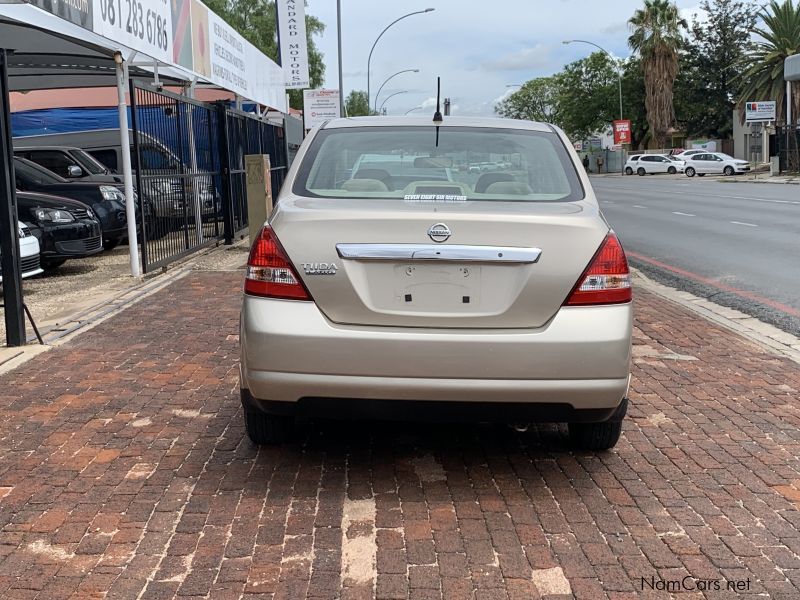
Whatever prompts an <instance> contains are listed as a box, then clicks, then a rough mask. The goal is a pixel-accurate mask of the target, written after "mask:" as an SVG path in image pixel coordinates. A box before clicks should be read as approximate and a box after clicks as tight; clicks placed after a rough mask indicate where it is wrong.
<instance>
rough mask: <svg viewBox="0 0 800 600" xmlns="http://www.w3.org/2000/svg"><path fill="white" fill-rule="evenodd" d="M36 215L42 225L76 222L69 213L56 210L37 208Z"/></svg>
mask: <svg viewBox="0 0 800 600" xmlns="http://www.w3.org/2000/svg"><path fill="white" fill-rule="evenodd" d="M90 214H91V213H90ZM35 215H36V220H37V221H39V222H42V223H72V222H73V221H74V220H75V217H73V216H72V214H71V213H69V212H68V211H66V210H58V209H54V208H37V209H36V211H35Z"/></svg>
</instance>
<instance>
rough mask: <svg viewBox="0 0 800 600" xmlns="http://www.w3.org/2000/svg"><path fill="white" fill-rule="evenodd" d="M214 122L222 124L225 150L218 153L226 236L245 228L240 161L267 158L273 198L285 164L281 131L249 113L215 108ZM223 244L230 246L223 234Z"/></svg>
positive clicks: (242, 171)
mask: <svg viewBox="0 0 800 600" xmlns="http://www.w3.org/2000/svg"><path fill="white" fill-rule="evenodd" d="M217 119H218V120H219V122H220V123H223V127H222V131H223V134H224V135H223V137H224V139H226V140H227V147H226V148H223V149H222V155H223V162H224V163H225V164H227V165H228V169H223V172H224V177H223V180H222V181H223V182H222V192H223V198H230V202H226V206H227V207H229V210H230V214H229V216H228V215H226V219H225V220H226V224H227V223H228V222H229V223H230V225H229V227H228V228H226V231H227V232H230V234H231V235H233V233H234V232H237V231H240V230H242V229H244V228H245V227H247V225H248V222H247V201H246V198H247V194H246V192H247V180H246V172H245V165H244V157H245V156H246V155H248V154H269V157H270V167H271V175H272V193H273V196H275V195H277V193H278V191H279V190H280V189H281V185H283V180H284V179H285V178H286V171H287V169H288V160H287V155H286V143H285V140H284V131H283V129H282V128H280V127H275V126H274V125H270V124H269V123H267V122H265V121H262V120H260V119H256V118H253V115H252V114H250V113H245V112H241V111H237V110H234V109H230V108H227V107H225V106H224V105H222V104H221V105H219V107H218V113H217ZM226 241H228V242H230V239H229V237H228V235H227V234H226Z"/></svg>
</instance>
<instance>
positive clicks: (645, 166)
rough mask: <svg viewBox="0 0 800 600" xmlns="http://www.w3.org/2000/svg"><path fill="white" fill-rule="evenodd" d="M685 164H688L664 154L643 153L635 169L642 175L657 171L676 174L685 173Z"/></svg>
mask: <svg viewBox="0 0 800 600" xmlns="http://www.w3.org/2000/svg"><path fill="white" fill-rule="evenodd" d="M685 166H686V164H685V163H683V162H682V161H678V160H672V159H671V158H670V157H668V156H664V155H663V154H642V155H641V156H639V160H637V161H636V167H635V169H634V170H635V171H636V174H637V175H640V176H645V175H653V174H655V173H669V174H670V175H675V174H676V173H683V169H684V167H685ZM626 172H627V169H626Z"/></svg>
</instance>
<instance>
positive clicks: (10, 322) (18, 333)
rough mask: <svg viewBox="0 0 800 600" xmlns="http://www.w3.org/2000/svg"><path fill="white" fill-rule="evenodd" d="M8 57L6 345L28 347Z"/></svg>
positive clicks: (0, 60)
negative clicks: (20, 255) (23, 297)
mask: <svg viewBox="0 0 800 600" xmlns="http://www.w3.org/2000/svg"><path fill="white" fill-rule="evenodd" d="M8 91H9V90H8V54H7V52H6V49H5V48H0V253H2V270H3V284H2V285H3V306H4V308H3V311H4V314H5V322H6V343H7V344H8V345H9V346H24V345H25V341H26V340H25V315H24V312H23V310H24V305H23V303H22V273H20V266H19V242H18V241H17V239H18V236H17V229H18V227H17V191H16V182H15V180H14V149H13V147H12V144H11V114H10V113H11V107H10V106H9V101H8Z"/></svg>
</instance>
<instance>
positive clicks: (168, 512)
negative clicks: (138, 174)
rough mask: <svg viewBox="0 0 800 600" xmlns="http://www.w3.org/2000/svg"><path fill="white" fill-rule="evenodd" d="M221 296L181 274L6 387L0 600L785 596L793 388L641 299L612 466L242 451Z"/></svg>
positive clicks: (328, 441)
mask: <svg viewBox="0 0 800 600" xmlns="http://www.w3.org/2000/svg"><path fill="white" fill-rule="evenodd" d="M239 287H240V274H237V273H197V274H193V275H190V276H189V277H187V278H184V279H183V280H181V281H179V282H176V283H175V284H173V285H172V286H170V287H169V288H166V289H165V290H163V291H161V292H159V293H158V294H156V295H154V296H152V297H150V298H148V299H146V300H145V301H143V302H141V303H140V304H138V305H136V306H134V307H132V308H130V309H128V310H127V311H125V312H123V313H121V314H119V315H117V316H115V317H114V318H113V319H112V320H110V321H107V322H105V323H103V324H101V325H100V326H98V327H96V328H95V329H93V330H91V331H88V332H86V333H84V334H83V335H81V336H80V337H78V338H77V339H76V340H74V341H73V342H71V343H70V344H69V345H66V346H63V347H60V348H56V349H54V350H52V351H51V352H48V353H46V354H44V355H41V356H39V357H37V358H36V359H34V360H32V361H30V362H28V363H27V364H25V365H24V366H22V367H21V368H19V369H18V370H16V371H15V372H13V373H10V374H6V375H4V376H2V377H0V456H1V457H2V458H0V597H2V598H4V599H6V598H8V599H10V598H54V599H55V598H67V597H76V598H102V597H105V598H124V599H128V598H172V597H207V598H214V599H217V598H220V599H226V598H259V599H271V598H272V599H275V600H277V599H290V600H294V599H299V598H315V599H324V598H331V599H333V598H341V599H342V600H355V599H361V598H364V599H368V598H374V597H379V598H397V599H401V598H409V599H417V600H427V599H433V598H446V599H448V600H449V599H454V600H455V599H459V598H474V599H476V600H481V599H491V600H495V599H505V598H508V599H512V600H513V599H525V600H529V599H534V598H540V597H546V598H570V597H575V598H590V599H598V598H615V599H617V598H649V597H652V598H667V597H670V596H671V595H677V596H679V597H680V598H697V597H704V596H705V597H709V598H730V597H735V596H736V595H737V594H738V593H739V592H746V593H749V594H752V595H760V597H772V598H786V599H796V598H800V527H799V526H800V460H798V451H799V450H800V430H799V429H798V426H800V402H798V396H799V395H800V393H799V392H798V390H800V368H798V366H797V365H796V364H794V363H791V362H789V361H788V360H786V359H782V358H777V357H774V356H772V355H770V354H768V353H766V352H764V351H762V350H761V349H759V348H758V347H756V346H753V345H751V344H749V343H748V342H746V341H744V340H742V339H741V338H738V337H737V336H736V335H734V334H732V333H729V332H727V331H725V330H723V329H720V328H719V327H717V326H714V325H712V324H709V323H707V322H704V321H702V320H700V319H698V318H697V317H696V316H694V315H693V314H691V313H689V312H687V311H686V310H684V309H683V308H680V307H678V306H676V305H673V304H670V303H668V302H666V301H664V300H661V299H659V298H657V297H655V296H652V295H649V294H647V293H645V292H640V293H638V295H637V330H636V339H635V344H636V347H635V348H636V351H635V356H636V359H635V364H634V379H633V388H632V394H631V401H632V405H631V410H630V418H629V419H628V421H627V422H626V427H625V432H624V435H623V439H622V440H621V441H620V443H619V445H618V446H617V449H616V450H615V451H613V452H608V453H604V454H600V455H593V454H589V453H576V452H573V451H571V450H570V449H569V446H568V445H567V442H566V438H565V431H564V428H563V427H559V426H550V425H548V426H540V427H537V428H535V429H534V430H532V431H530V432H528V433H525V434H517V433H514V432H511V431H510V430H508V429H504V428H499V427H488V426H477V425H476V426H472V425H466V426H445V425H424V426H418V425H415V426H404V425H397V424H371V423H344V424H336V423H310V424H308V425H307V426H306V427H304V428H303V429H302V430H301V433H300V435H299V437H298V439H297V440H295V441H294V442H292V443H291V444H289V445H286V446H284V447H281V448H267V449H261V450H257V449H255V448H254V447H253V446H252V445H251V444H250V443H249V442H248V441H247V439H246V437H245V435H244V429H243V426H242V420H241V414H240V413H241V409H240V406H239V401H238V390H237V369H236V361H237V322H238V290H239ZM681 584H683V585H686V586H688V587H694V588H695V589H694V590H692V591H686V592H685V593H680V594H677V592H678V591H681V590H679V589H678V588H677V587H675V586H678V585H681ZM729 585H732V586H736V585H738V586H740V587H739V588H738V589H737V588H736V587H734V588H732V589H734V590H737V591H736V592H734V591H731V589H730V588H728V586H729ZM715 586H718V587H720V588H721V589H720V590H719V591H717V590H716V588H715ZM745 586H746V588H745ZM651 587H654V588H655V589H651ZM704 587H707V588H708V590H709V591H701V590H702V589H703V588H704ZM643 588H644V589H643ZM743 588H745V589H743ZM666 590H669V591H666ZM683 591H685V588H684V590H683Z"/></svg>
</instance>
